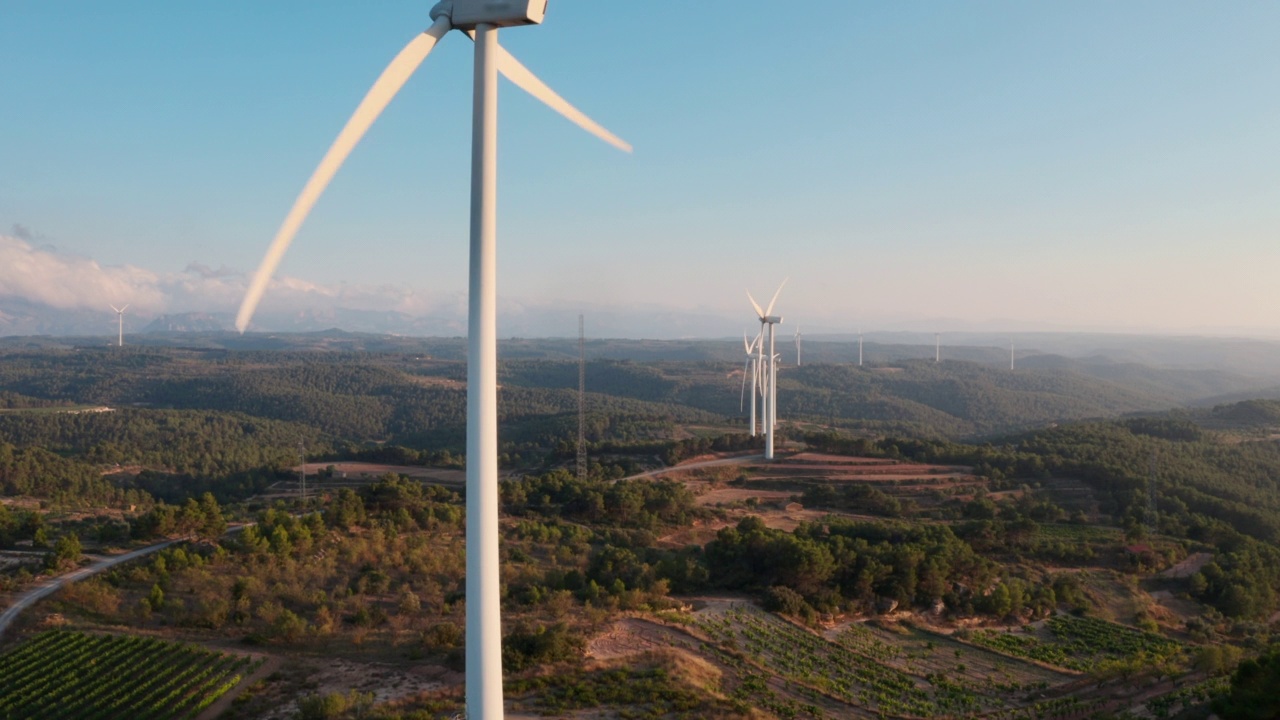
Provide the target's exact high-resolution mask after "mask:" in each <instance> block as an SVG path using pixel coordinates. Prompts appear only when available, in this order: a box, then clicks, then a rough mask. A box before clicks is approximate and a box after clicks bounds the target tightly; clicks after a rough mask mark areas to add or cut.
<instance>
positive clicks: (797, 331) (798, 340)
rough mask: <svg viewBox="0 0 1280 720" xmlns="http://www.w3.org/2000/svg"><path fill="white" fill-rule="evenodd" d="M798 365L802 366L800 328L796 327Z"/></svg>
mask: <svg viewBox="0 0 1280 720" xmlns="http://www.w3.org/2000/svg"><path fill="white" fill-rule="evenodd" d="M796 367H800V328H798V327H797V328H796Z"/></svg>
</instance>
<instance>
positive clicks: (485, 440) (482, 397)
mask: <svg viewBox="0 0 1280 720" xmlns="http://www.w3.org/2000/svg"><path fill="white" fill-rule="evenodd" d="M546 6H547V3H546V0H441V2H439V3H438V4H436V6H435V7H434V8H432V9H431V13H430V14H431V19H432V21H433V23H432V25H431V27H430V28H429V29H427V30H426V31H425V32H423V33H422V34H421V35H418V36H417V37H416V38H414V39H413V40H412V41H410V42H409V44H408V45H407V46H405V48H404V49H403V50H401V51H400V53H399V54H398V55H397V56H396V57H395V59H393V60H392V61H391V63H390V64H389V65H388V66H387V68H386V69H385V70H384V71H383V72H382V75H380V76H379V77H378V79H377V81H376V82H375V83H374V84H373V87H372V88H370V90H369V92H368V94H367V95H365V98H364V100H362V101H361V103H360V105H359V106H358V107H357V108H356V111H355V113H354V114H353V115H352V116H351V119H350V120H348V121H347V124H346V126H345V127H343V129H342V132H340V133H339V134H338V138H337V140H335V141H334V143H333V145H332V146H331V147H330V148H329V151H328V152H327V153H326V154H325V156H324V158H323V159H322V160H321V161H320V165H319V166H318V167H317V168H316V170H315V171H314V172H313V173H312V175H311V178H310V179H309V180H308V181H307V184H306V185H305V186H304V187H303V190H302V193H301V194H299V196H298V199H297V200H295V201H294V204H293V207H292V209H290V211H289V214H288V215H287V216H286V217H285V220H284V222H283V223H282V224H281V226H280V229H279V230H278V231H277V233H276V236H275V239H274V240H273V241H272V243H271V246H270V247H269V248H268V250H267V254H266V256H265V257H264V258H263V260H262V265H261V266H259V268H258V271H257V273H256V274H255V275H254V277H253V281H252V282H251V283H250V285H249V289H248V292H247V293H246V294H245V298H244V301H243V303H242V304H241V306H240V312H239V314H238V315H237V316H236V328H237V329H239V330H240V332H242V333H243V332H244V331H245V329H246V328H248V326H249V321H250V319H252V317H253V313H254V310H255V309H256V308H257V306H258V302H259V301H260V300H261V299H262V294H263V293H264V292H265V291H266V289H267V284H268V282H269V281H270V279H271V276H272V274H273V273H274V272H275V269H276V267H277V266H278V265H279V264H280V260H281V259H282V258H283V257H284V252H285V250H286V249H288V247H289V243H290V242H291V241H292V240H293V237H294V235H296V234H297V232H298V228H299V227H301V225H302V222H303V221H304V220H305V219H306V217H307V214H308V213H309V212H310V211H311V208H312V206H314V205H315V202H316V200H318V199H319V197H320V195H321V194H322V193H323V192H324V190H325V188H326V187H327V186H328V184H329V181H330V180H331V179H332V178H333V175H334V173H336V172H337V171H338V168H340V167H341V166H342V163H343V162H344V161H345V160H346V158H347V156H348V155H350V154H351V151H352V150H353V149H355V146H356V144H357V143H358V142H359V141H360V139H361V138H362V137H363V136H364V134H365V132H366V131H367V130H368V129H369V127H370V126H371V125H372V124H373V122H374V121H375V120H377V119H378V116H379V115H380V114H381V113H382V111H383V110H384V109H385V108H386V106H387V105H388V104H389V103H390V102H391V100H392V98H394V97H395V95H396V93H397V92H399V90H400V88H401V87H403V86H404V83H405V82H406V81H407V80H408V79H409V76H411V75H412V74H413V72H414V70H416V69H417V68H418V66H419V65H420V64H422V62H423V61H424V60H426V58H427V55H429V54H430V53H431V50H432V49H433V48H435V46H436V44H437V43H438V42H439V41H440V39H441V38H443V37H444V36H445V35H446V34H447V33H448V32H449V31H450V30H461V31H462V32H464V33H466V34H467V35H469V36H471V38H472V39H473V40H474V41H475V73H474V100H473V105H472V112H473V116H472V126H471V263H470V280H469V282H470V289H469V307H468V338H469V345H468V355H467V358H468V359H467V590H466V604H467V623H466V658H467V659H466V687H467V690H466V710H467V717H469V718H470V719H471V720H501V718H502V717H503V701H502V624H501V617H500V605H499V575H498V564H499V558H498V408H497V398H498V388H497V352H496V349H497V337H496V336H497V332H496V327H497V313H496V307H497V289H496V283H497V272H496V257H495V256H496V254H497V174H498V162H497V160H498V156H497V145H498V73H499V72H501V73H502V74H503V75H505V76H507V78H508V79H509V80H511V81H512V82H513V83H515V84H516V85H517V86H519V87H520V88H522V89H524V90H525V91H527V92H529V93H530V94H532V95H533V96H535V97H537V98H538V99H539V100H542V101H543V102H544V103H546V104H547V105H549V106H551V108H552V109H554V110H556V111H557V112H559V113H560V114H562V115H564V116H565V117H566V118H568V119H569V120H571V121H572V122H574V123H576V124H577V125H578V126H579V127H581V128H583V129H584V130H586V131H588V132H590V133H592V134H593V135H595V136H597V137H599V138H601V139H602V140H604V141H606V142H608V143H610V144H611V145H613V146H615V147H617V148H619V149H622V150H624V151H627V152H630V150H631V146H630V145H628V144H627V143H625V142H624V141H622V140H621V139H619V138H618V137H617V136H615V135H613V134H612V133H610V132H609V131H608V130H605V129H604V128H603V127H601V126H600V125H598V124H597V123H595V122H594V121H593V120H591V119H590V118H588V117H587V116H586V115H584V114H582V112H580V111H579V110H578V109H577V108H575V107H573V106H572V105H570V104H569V103H568V102H567V101H565V100H564V99H563V98H561V97H560V96H559V95H557V94H556V93H555V92H554V91H552V90H551V89H550V88H548V87H547V86H546V85H545V84H544V83H543V82H542V81H541V80H539V79H538V78H537V77H535V76H534V75H533V73H531V72H530V71H529V70H528V69H527V68H525V67H524V66H523V65H521V64H520V62H519V61H517V60H516V59H515V58H514V57H512V56H511V54H510V53H508V52H507V51H506V50H504V49H503V48H502V47H501V46H500V45H498V29H499V28H502V27H514V26H518V25H536V24H539V23H541V22H542V20H543V17H544V15H545V13H546Z"/></svg>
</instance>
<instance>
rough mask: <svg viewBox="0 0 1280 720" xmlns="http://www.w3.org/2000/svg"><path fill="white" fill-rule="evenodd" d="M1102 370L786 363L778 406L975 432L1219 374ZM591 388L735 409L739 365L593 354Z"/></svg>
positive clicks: (1111, 409) (529, 365)
mask: <svg viewBox="0 0 1280 720" xmlns="http://www.w3.org/2000/svg"><path fill="white" fill-rule="evenodd" d="M577 372H578V368H577V364H576V363H572V362H552V361H533V360H513V361H509V362H506V363H504V365H503V372H502V377H503V382H504V383H506V385H507V386H508V387H512V386H520V387H528V388H547V387H571V386H572V385H573V384H575V383H576V381H577ZM1109 374H1110V375H1111V377H1110V378H1103V377H1097V376H1095V375H1090V374H1086V373H1084V372H1080V371H1079V370H1078V367H1077V364H1075V363H1067V364H1066V366H1065V367H1046V368H1036V367H1032V368H1019V369H1017V370H1009V369H1008V367H1003V368H1000V367H992V366H990V365H984V364H978V363H971V362H963V361H943V362H941V363H935V362H933V361H931V360H928V361H926V360H916V361H907V362H900V363H893V364H876V365H867V366H864V367H858V366H856V365H852V364H847V363H845V364H812V365H805V366H802V367H786V366H784V367H783V368H782V370H781V371H780V373H779V377H778V407H779V410H780V412H781V413H782V417H783V419H785V420H789V421H790V420H802V421H809V422H814V423H821V424H824V425H838V426H843V427H847V428H853V429H856V428H862V429H871V430H880V431H890V432H893V431H903V432H911V433H913V434H921V435H926V436H935V437H953V438H959V437H973V436H982V435H989V434H992V433H1000V432H1008V431H1012V430H1017V429H1023V428H1029V427H1039V426H1043V425H1045V424H1048V423H1053V422H1062V421H1068V420H1079V419H1084V418H1107V417H1116V416H1120V415H1124V414H1128V413H1139V412H1159V411H1165V410H1169V409H1172V408H1176V407H1181V406H1185V405H1188V404H1191V403H1193V402H1195V401H1196V400H1197V399H1199V398H1200V397H1202V396H1203V395H1202V394H1207V393H1211V392H1213V391H1214V390H1215V389H1216V388H1217V387H1218V386H1219V382H1218V379H1217V378H1218V377H1220V374H1218V373H1214V372H1212V371H1192V370H1160V369H1155V368H1147V367H1142V366H1119V367H1116V368H1113V369H1111V370H1110V371H1109ZM587 387H588V389H589V390H591V391H593V392H597V393H603V394H606V395H612V396H620V397H628V398H634V399H638V400H644V401H647V402H653V403H670V404H677V405H682V406H690V407H696V408H700V409H703V410H707V411H710V412H713V413H717V414H720V415H723V416H726V417H741V410H740V402H741V398H742V366H741V365H739V364H736V363H735V364H727V363H717V362H655V363H636V362H628V361H595V362H591V363H589V365H588V368H587Z"/></svg>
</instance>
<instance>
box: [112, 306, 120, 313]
mask: <svg viewBox="0 0 1280 720" xmlns="http://www.w3.org/2000/svg"><path fill="white" fill-rule="evenodd" d="M111 309H112V310H115V311H116V312H121V310H120V308H118V307H116V306H115V305H111Z"/></svg>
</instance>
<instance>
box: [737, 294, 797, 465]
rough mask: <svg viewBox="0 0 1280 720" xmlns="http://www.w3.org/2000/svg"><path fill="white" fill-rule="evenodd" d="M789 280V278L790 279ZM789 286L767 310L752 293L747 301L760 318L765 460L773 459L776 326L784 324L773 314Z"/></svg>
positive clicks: (775, 405) (776, 402)
mask: <svg viewBox="0 0 1280 720" xmlns="http://www.w3.org/2000/svg"><path fill="white" fill-rule="evenodd" d="M788 279H789V278H788ZM786 284H787V281H786V280H783V281H782V285H779V286H778V289H777V291H775V292H774V293H773V299H772V300H770V301H769V307H768V308H767V309H764V310H762V309H760V303H758V302H756V299H755V298H753V297H751V293H750V292H748V293H747V299H748V300H750V301H751V307H752V308H754V309H755V311H756V316H757V317H758V318H760V335H761V343H760V349H759V353H760V362H761V370H762V372H763V374H764V405H763V410H764V459H765V460H772V459H773V426H774V425H776V424H777V422H778V408H777V405H778V387H777V385H778V361H777V353H776V352H775V351H774V332H773V330H774V326H775V325H778V324H779V323H781V322H782V317H781V316H779V315H774V314H773V306H774V304H776V303H777V302H778V295H779V293H781V292H782V288H783V286H785V285H786ZM766 327H767V328H768V333H769V355H768V359H767V364H766V359H765V357H764V342H763V338H764V333H765V329H766Z"/></svg>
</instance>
